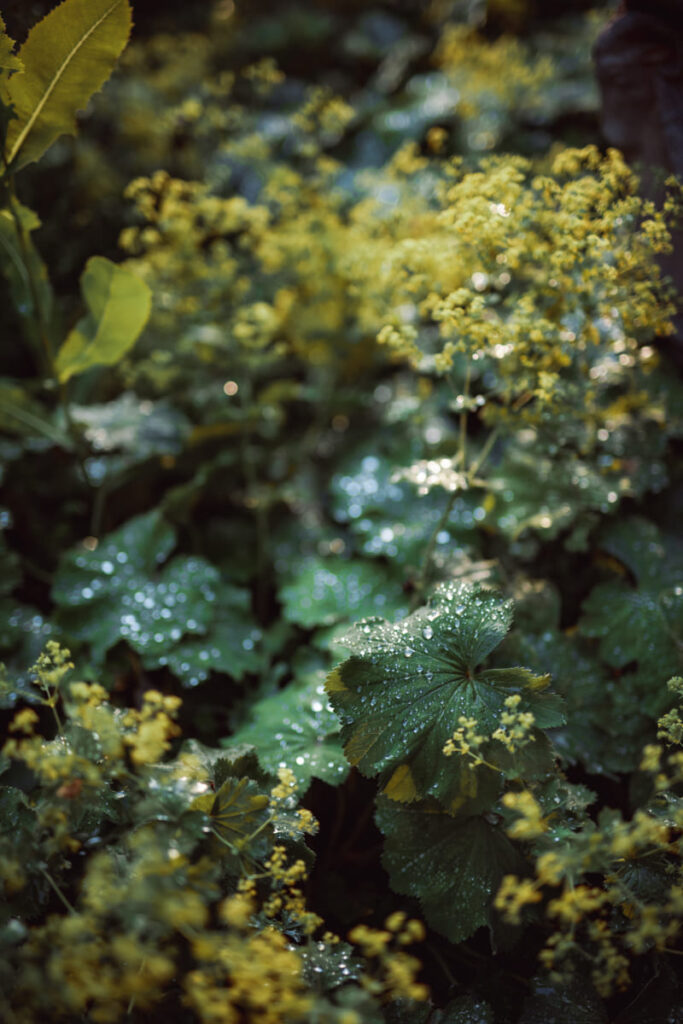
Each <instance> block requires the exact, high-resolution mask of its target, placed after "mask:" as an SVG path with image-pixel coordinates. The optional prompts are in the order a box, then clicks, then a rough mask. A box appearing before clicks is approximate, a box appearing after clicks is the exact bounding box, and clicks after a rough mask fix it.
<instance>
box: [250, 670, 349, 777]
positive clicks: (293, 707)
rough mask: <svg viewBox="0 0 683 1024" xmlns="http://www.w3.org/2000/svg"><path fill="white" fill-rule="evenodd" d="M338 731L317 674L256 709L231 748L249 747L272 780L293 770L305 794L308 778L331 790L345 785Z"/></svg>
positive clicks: (269, 699) (262, 701)
mask: <svg viewBox="0 0 683 1024" xmlns="http://www.w3.org/2000/svg"><path fill="white" fill-rule="evenodd" d="M339 729H340V726H339V720H338V719H337V716H336V715H335V714H334V712H333V711H332V709H331V708H330V706H329V704H328V701H327V695H326V693H325V686H324V675H323V673H322V672H315V673H312V674H311V675H310V676H309V677H307V678H304V679H302V680H301V681H298V682H293V683H290V684H289V686H287V687H286V688H285V689H284V690H281V691H280V692H279V693H276V694H275V695H274V696H272V697H266V698H265V699H264V700H261V701H259V702H258V703H257V704H255V705H254V707H253V708H252V709H251V711H250V714H249V721H248V723H247V724H246V725H243V726H242V728H241V729H239V730H238V731H237V733H236V734H235V735H234V736H231V737H230V743H231V744H232V743H251V744H253V746H254V747H255V748H256V752H257V754H258V759H259V762H260V764H261V765H262V766H263V768H265V769H266V771H268V772H270V773H271V774H273V775H275V774H276V773H277V770H278V768H281V767H282V768H289V769H291V771H292V772H294V775H295V776H296V779H297V782H298V786H299V791H300V793H301V794H303V792H304V791H305V790H306V789H307V787H308V785H309V783H310V781H311V779H312V778H316V779H322V780H323V781H324V782H329V783H330V785H333V786H336V785H339V784H340V783H341V782H343V781H344V778H345V777H346V774H347V772H348V765H347V762H346V759H345V757H344V755H343V753H342V749H341V742H340V739H339V735H338V734H339Z"/></svg>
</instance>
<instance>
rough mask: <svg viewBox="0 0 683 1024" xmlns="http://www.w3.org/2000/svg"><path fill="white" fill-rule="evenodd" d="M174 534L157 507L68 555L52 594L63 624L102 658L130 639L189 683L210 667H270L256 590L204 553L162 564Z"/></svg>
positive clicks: (237, 670) (148, 659) (235, 673)
mask: <svg viewBox="0 0 683 1024" xmlns="http://www.w3.org/2000/svg"><path fill="white" fill-rule="evenodd" d="M174 545H175V532H174V531H173V529H172V528H171V527H170V526H169V525H168V523H166V522H165V521H164V519H163V518H162V516H161V513H160V512H159V511H158V510H157V511H154V512H149V513H147V515H144V516H138V517H137V518H135V519H131V520H130V521H129V522H128V523H126V524H125V525H124V526H122V527H121V528H120V529H118V530H115V531H114V532H113V533H110V534H109V535H108V536H107V537H106V538H105V539H104V540H103V541H101V543H100V544H99V545H98V546H97V548H96V549H95V550H94V551H87V550H85V549H83V548H80V549H76V550H75V551H70V552H67V553H66V554H65V555H63V556H62V560H61V562H60V566H59V569H58V571H57V574H56V576H55V582H54V587H53V592H52V597H53V600H54V601H55V604H57V606H58V608H59V617H58V618H59V623H60V625H61V627H62V628H63V629H64V631H65V632H66V633H67V634H68V635H69V636H70V637H72V638H73V639H76V640H80V641H82V642H85V643H88V644H90V645H91V651H92V656H93V658H94V659H95V661H96V662H101V661H102V660H103V658H104V656H105V654H106V652H107V651H108V650H109V649H110V648H111V647H113V646H114V645H115V644H117V643H118V642H119V641H120V640H125V641H126V642H127V643H128V644H129V645H130V646H131V647H132V648H133V649H134V650H136V651H138V652H139V653H140V654H141V655H142V661H143V664H144V665H145V667H146V668H158V667H159V666H164V665H165V666H168V668H170V669H171V671H173V672H174V673H175V674H176V675H177V676H178V678H179V679H180V680H181V681H182V682H183V683H185V684H186V685H187V686H196V685H197V684H198V683H200V682H203V681H204V680H205V679H206V678H207V677H208V675H209V672H210V671H211V670H214V671H218V672H223V673H225V674H226V675H229V676H231V678H233V679H241V678H242V676H243V675H245V674H246V673H247V672H258V671H260V670H262V669H263V667H264V665H265V660H264V659H265V649H264V647H265V645H264V643H263V642H262V641H263V636H262V632H261V630H259V629H258V628H257V627H256V625H255V623H254V620H253V617H252V615H251V612H250V610H249V593H248V591H247V590H244V589H242V588H241V587H234V586H231V585H230V584H227V583H224V582H222V581H221V579H220V575H219V572H218V570H217V569H216V568H215V567H214V566H213V565H211V564H210V563H209V562H207V561H206V559H204V558H199V557H194V556H184V555H181V556H178V557H176V558H174V559H172V560H171V561H170V562H168V563H167V564H166V565H164V566H163V567H161V563H163V562H164V561H165V560H166V558H167V557H168V555H169V553H170V551H171V549H172V548H173V546H174Z"/></svg>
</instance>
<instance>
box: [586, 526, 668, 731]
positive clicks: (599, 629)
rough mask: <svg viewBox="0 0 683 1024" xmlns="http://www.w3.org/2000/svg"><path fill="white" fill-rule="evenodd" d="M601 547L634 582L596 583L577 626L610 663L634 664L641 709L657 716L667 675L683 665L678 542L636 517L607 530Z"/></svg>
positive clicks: (660, 709)
mask: <svg viewBox="0 0 683 1024" xmlns="http://www.w3.org/2000/svg"><path fill="white" fill-rule="evenodd" d="M600 546H601V548H602V549H603V550H604V551H606V552H608V554H610V555H612V556H613V557H615V558H617V559H618V560H619V561H620V562H621V563H622V564H623V565H624V566H626V567H627V568H628V569H629V570H630V571H631V573H632V574H633V576H634V577H635V581H636V585H635V586H634V585H633V584H632V583H630V582H629V581H628V580H626V579H620V580H616V581H612V582H608V583H599V584H598V585H597V586H596V587H594V588H593V590H592V591H591V593H590V594H589V596H588V598H587V599H586V601H584V603H583V609H582V610H583V616H582V618H581V621H580V623H579V628H580V630H581V632H582V633H583V635H584V636H588V637H594V638H596V639H599V640H600V648H599V649H600V655H601V657H602V658H603V660H604V661H606V662H607V664H608V665H610V666H612V667H613V668H618V669H622V668H624V667H625V666H626V665H628V664H629V663H631V662H637V663H638V675H639V677H640V678H641V680H642V683H643V685H644V686H645V688H646V693H645V694H644V696H645V699H646V701H647V706H646V708H645V710H647V711H648V712H649V713H650V714H652V715H654V716H656V715H657V714H659V713H661V711H662V710H663V709H664V706H665V705H666V691H665V683H666V680H667V679H668V678H669V677H670V676H672V675H676V674H677V673H680V671H681V667H682V666H683V653H682V652H683V551H682V550H681V547H682V546H681V544H680V542H678V541H677V540H674V539H673V538H671V539H668V538H665V537H664V536H663V535H662V534H661V533H660V532H659V530H658V529H657V528H656V527H655V526H654V525H653V524H652V523H649V522H647V521H646V520H644V519H640V518H635V517H634V518H631V519H629V520H626V521H624V522H621V523H618V524H615V525H613V526H611V527H610V528H608V529H607V530H605V531H604V533H603V534H602V536H601V538H600ZM648 691H649V692H648Z"/></svg>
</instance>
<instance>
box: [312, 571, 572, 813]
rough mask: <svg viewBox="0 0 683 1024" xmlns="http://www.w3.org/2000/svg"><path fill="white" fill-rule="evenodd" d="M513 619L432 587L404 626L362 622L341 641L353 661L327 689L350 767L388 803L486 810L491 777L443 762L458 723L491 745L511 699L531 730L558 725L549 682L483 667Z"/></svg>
mask: <svg viewBox="0 0 683 1024" xmlns="http://www.w3.org/2000/svg"><path fill="white" fill-rule="evenodd" d="M511 620H512V602H511V601H504V600H502V599H501V598H500V597H499V596H498V595H497V594H495V593H493V592H492V591H489V590H485V589H483V588H482V587H479V586H476V585H472V584H465V583H456V584H447V585H444V586H442V587H440V588H439V589H438V590H437V592H436V594H435V596H434V598H433V600H432V601H431V602H430V604H429V605H428V606H427V607H425V608H421V609H419V610H418V611H416V612H414V613H413V614H412V615H410V616H409V617H408V618H407V619H405V620H404V621H403V622H400V623H397V624H395V625H392V624H391V623H388V622H383V621H381V620H367V621H365V622H361V623H359V624H358V625H357V626H356V627H354V630H353V631H352V632H351V633H350V634H349V636H348V637H347V639H346V640H345V643H346V645H347V646H348V647H350V649H351V650H352V651H353V656H352V657H351V658H348V659H347V660H346V661H345V662H343V663H342V664H341V665H340V666H339V667H338V668H337V669H336V670H335V671H334V672H333V673H332V674H331V675H330V677H329V679H328V682H327V689H328V693H329V694H330V699H331V701H332V705H333V707H334V708H335V710H336V711H337V713H338V714H339V717H340V719H341V721H342V738H343V740H344V751H345V753H346V756H347V757H348V759H349V761H350V762H351V764H353V765H355V766H356V767H358V769H359V770H360V771H361V772H362V773H363V774H364V775H368V776H373V775H379V776H380V781H381V784H382V786H383V788H384V790H385V792H386V793H387V794H388V795H389V796H391V797H393V799H395V800H401V801H412V800H418V799H420V798H422V797H425V796H434V797H436V798H437V799H439V800H440V801H441V802H442V803H444V805H445V806H447V807H449V809H450V810H452V811H454V810H456V809H458V808H459V809H460V811H461V813H465V811H467V813H470V814H472V813H475V811H477V810H484V809H486V808H487V807H490V806H491V804H492V803H493V802H494V800H495V798H496V795H497V775H496V773H495V772H492V771H491V770H490V769H488V768H478V769H476V771H475V770H473V769H472V767H471V763H470V761H469V760H468V759H467V758H466V757H463V756H460V755H457V756H452V757H450V758H448V757H446V756H445V755H444V754H443V748H444V746H445V744H446V742H447V741H448V740H449V739H450V737H451V736H452V734H453V732H454V730H455V729H457V728H458V726H459V719H460V718H461V717H463V716H464V717H466V718H473V719H476V723H477V725H476V730H477V733H479V734H481V735H485V736H490V735H491V734H492V733H493V732H494V731H495V729H496V728H497V727H498V726H499V724H500V717H501V714H502V713H503V711H504V710H505V706H504V701H505V699H506V697H508V696H511V695H513V694H519V695H520V696H521V698H522V699H521V703H520V704H519V710H521V711H530V712H531V713H533V715H534V716H535V718H536V721H537V724H538V726H539V727H541V728H548V727H550V726H553V725H559V724H561V722H562V721H563V714H562V704H561V701H560V699H559V698H558V697H556V696H555V695H553V694H548V693H546V692H545V690H546V687H547V685H548V677H547V676H545V677H540V676H535V675H534V674H533V673H532V672H530V671H529V670H528V669H524V668H509V669H498V668H496V669H485V668H482V667H481V663H482V662H483V661H484V659H485V658H486V657H487V656H488V655H489V654H490V653H491V652H492V651H493V650H494V648H495V647H497V646H498V644H499V643H500V642H501V640H502V639H503V638H504V636H505V634H506V632H507V630H508V629H509V626H510V622H511ZM501 749H502V747H501ZM487 756H488V755H487Z"/></svg>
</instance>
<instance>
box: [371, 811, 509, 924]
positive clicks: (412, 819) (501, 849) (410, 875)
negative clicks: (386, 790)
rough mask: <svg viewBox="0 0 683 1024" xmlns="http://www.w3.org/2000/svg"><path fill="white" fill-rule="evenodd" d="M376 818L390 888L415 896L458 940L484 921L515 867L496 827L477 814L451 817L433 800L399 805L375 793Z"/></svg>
mask: <svg viewBox="0 0 683 1024" xmlns="http://www.w3.org/2000/svg"><path fill="white" fill-rule="evenodd" d="M375 820H376V822H377V826H378V828H379V829H380V831H381V832H382V833H383V835H384V836H385V844H384V854H383V856H382V864H383V865H384V867H385V868H386V870H387V872H388V874H389V883H390V885H391V887H392V889H393V890H394V891H395V892H398V893H402V894H404V895H406V896H414V897H417V899H419V901H420V903H421V904H422V907H423V909H424V913H425V917H426V919H427V921H428V922H429V924H430V925H431V927H432V928H434V929H435V930H436V931H438V932H441V934H442V935H445V936H446V938H448V939H450V941H451V942H462V941H463V940H464V939H467V938H469V936H470V935H472V934H473V933H474V932H475V931H476V930H477V928H480V927H481V926H482V925H485V924H487V923H488V920H489V913H490V909H491V902H492V898H493V896H494V895H495V893H496V891H497V890H498V886H499V885H500V882H501V879H502V878H503V875H506V874H512V873H514V872H515V871H517V870H519V867H520V858H519V856H518V854H517V852H516V850H515V848H514V847H513V845H512V843H511V842H510V840H509V839H508V838H507V836H506V835H505V833H504V832H502V831H501V829H499V828H497V827H496V826H495V825H490V824H489V823H488V822H487V821H485V820H484V818H480V817H472V818H467V819H465V820H462V819H460V818H453V817H452V816H451V815H449V814H447V813H446V812H445V811H444V810H443V808H441V807H440V806H439V805H438V804H437V803H436V801H434V800H426V801H423V802H421V803H417V804H410V805H409V806H404V805H401V804H397V803H396V802H395V801H393V800H388V799H386V798H382V797H380V798H379V799H378V801H377V813H376V815H375Z"/></svg>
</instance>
